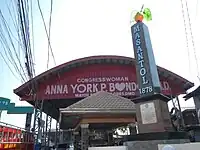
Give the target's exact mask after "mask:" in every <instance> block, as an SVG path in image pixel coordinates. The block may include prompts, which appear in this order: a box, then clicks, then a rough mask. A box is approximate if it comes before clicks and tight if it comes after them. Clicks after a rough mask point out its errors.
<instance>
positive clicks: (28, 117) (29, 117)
mask: <svg viewBox="0 0 200 150" xmlns="http://www.w3.org/2000/svg"><path fill="white" fill-rule="evenodd" d="M31 120H32V113H27V114H26V124H25V129H26V130H27V131H30V130H31Z"/></svg>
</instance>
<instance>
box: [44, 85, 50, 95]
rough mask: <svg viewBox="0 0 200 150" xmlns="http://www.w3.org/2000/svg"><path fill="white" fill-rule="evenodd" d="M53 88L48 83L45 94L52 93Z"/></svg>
mask: <svg viewBox="0 0 200 150" xmlns="http://www.w3.org/2000/svg"><path fill="white" fill-rule="evenodd" d="M50 91H51V89H50V86H49V85H47V88H46V91H45V94H46V95H49V94H51V92H50Z"/></svg>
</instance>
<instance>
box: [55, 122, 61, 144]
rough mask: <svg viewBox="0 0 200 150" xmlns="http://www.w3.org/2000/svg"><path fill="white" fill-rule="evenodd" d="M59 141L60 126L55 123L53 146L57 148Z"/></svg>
mask: <svg viewBox="0 0 200 150" xmlns="http://www.w3.org/2000/svg"><path fill="white" fill-rule="evenodd" d="M59 141H60V124H59V122H58V121H56V133H55V145H56V147H57V146H58V144H59Z"/></svg>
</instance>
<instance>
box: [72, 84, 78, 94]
mask: <svg viewBox="0 0 200 150" xmlns="http://www.w3.org/2000/svg"><path fill="white" fill-rule="evenodd" d="M70 86H71V88H72V93H76V91H75V90H76V87H77V84H75V85H72V84H71V85H70Z"/></svg>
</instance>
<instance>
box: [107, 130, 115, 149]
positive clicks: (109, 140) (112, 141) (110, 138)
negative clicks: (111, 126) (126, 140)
mask: <svg viewBox="0 0 200 150" xmlns="http://www.w3.org/2000/svg"><path fill="white" fill-rule="evenodd" d="M107 136H108V145H110V146H112V145H113V144H114V140H113V131H108V132H107Z"/></svg>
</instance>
